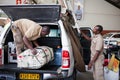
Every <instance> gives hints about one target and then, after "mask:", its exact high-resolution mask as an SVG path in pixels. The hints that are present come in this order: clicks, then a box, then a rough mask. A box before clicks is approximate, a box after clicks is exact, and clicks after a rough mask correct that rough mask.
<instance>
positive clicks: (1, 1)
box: [0, 0, 16, 4]
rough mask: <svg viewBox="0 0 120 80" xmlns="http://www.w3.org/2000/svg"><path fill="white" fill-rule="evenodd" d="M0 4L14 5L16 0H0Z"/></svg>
mask: <svg viewBox="0 0 120 80" xmlns="http://www.w3.org/2000/svg"><path fill="white" fill-rule="evenodd" d="M0 4H16V0H0Z"/></svg>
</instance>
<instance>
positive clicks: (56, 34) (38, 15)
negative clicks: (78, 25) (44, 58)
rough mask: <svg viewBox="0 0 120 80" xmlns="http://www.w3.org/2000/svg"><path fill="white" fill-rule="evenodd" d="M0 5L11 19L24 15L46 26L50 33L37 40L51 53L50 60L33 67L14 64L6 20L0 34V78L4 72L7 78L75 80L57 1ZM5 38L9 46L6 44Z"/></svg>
mask: <svg viewBox="0 0 120 80" xmlns="http://www.w3.org/2000/svg"><path fill="white" fill-rule="evenodd" d="M0 8H1V9H2V10H3V11H4V12H5V13H6V14H7V15H8V16H9V17H10V18H11V20H12V21H15V20H17V19H20V18H28V19H31V20H33V21H35V22H37V23H39V24H40V25H42V26H45V25H47V26H49V27H50V34H49V35H48V36H47V37H44V38H39V39H38V42H39V43H40V45H41V46H42V45H43V46H49V47H51V48H53V50H54V56H55V58H54V60H53V61H51V62H50V63H48V64H47V65H45V66H43V67H42V68H40V69H37V70H28V69H19V68H17V66H16V59H17V58H16V54H15V51H14V49H12V48H14V45H13V44H14V40H13V36H12V32H11V30H10V26H11V24H9V25H7V26H6V27H5V28H4V31H3V32H2V34H1V36H0V64H2V65H3V66H0V79H2V77H6V76H7V77H10V80H19V79H25V78H26V79H31V78H32V79H33V77H34V80H36V79H37V80H38V79H39V80H47V79H54V78H56V79H55V80H76V70H75V67H74V56H73V50H72V45H71V40H70V38H69V36H68V33H67V32H66V30H65V28H64V25H63V22H62V21H61V20H60V13H61V6H60V5H0ZM28 24H29V23H28ZM9 42H10V43H12V46H13V47H12V46H11V47H10V46H9V45H8V43H9ZM11 50H13V51H11ZM81 61H82V60H81ZM33 75H34V76H33ZM25 76H26V77H25ZM7 77H6V79H7ZM7 80H9V79H7Z"/></svg>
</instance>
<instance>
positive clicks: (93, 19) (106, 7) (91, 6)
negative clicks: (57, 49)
mask: <svg viewBox="0 0 120 80" xmlns="http://www.w3.org/2000/svg"><path fill="white" fill-rule="evenodd" d="M4 3H6V4H16V0H0V4H4ZM83 16H84V17H83V19H82V20H81V21H78V23H79V25H80V26H87V27H91V28H93V27H94V26H95V25H97V24H100V25H102V26H103V27H104V30H106V31H107V30H110V31H120V9H118V8H117V7H115V6H113V5H111V4H110V3H108V2H106V1H104V0H84V14H83Z"/></svg>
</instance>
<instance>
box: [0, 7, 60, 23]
mask: <svg viewBox="0 0 120 80" xmlns="http://www.w3.org/2000/svg"><path fill="white" fill-rule="evenodd" d="M0 8H1V9H2V10H3V11H4V12H5V13H6V15H7V16H8V17H10V18H11V19H12V20H13V21H15V20H17V19H20V18H27V19H31V20H33V21H35V22H40V23H54V22H56V21H58V20H59V18H60V12H61V6H60V5H0Z"/></svg>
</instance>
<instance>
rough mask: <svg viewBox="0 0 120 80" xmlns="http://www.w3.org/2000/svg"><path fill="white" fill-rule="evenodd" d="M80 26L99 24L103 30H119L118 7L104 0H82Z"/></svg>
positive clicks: (119, 16) (119, 11)
mask: <svg viewBox="0 0 120 80" xmlns="http://www.w3.org/2000/svg"><path fill="white" fill-rule="evenodd" d="M78 22H79V25H80V26H90V27H92V28H93V27H94V26H95V25H97V24H100V25H102V26H103V27H104V30H120V9H118V8H117V7H115V6H113V5H111V4H110V3H108V2H106V1H104V0H84V17H83V20H81V21H78Z"/></svg>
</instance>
